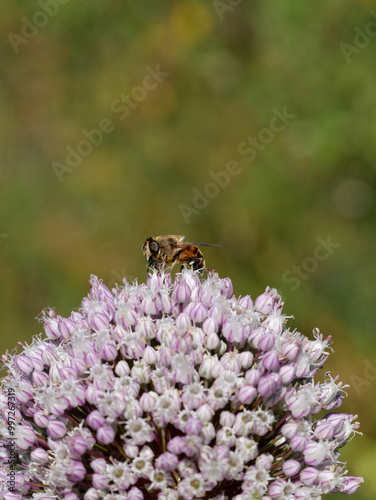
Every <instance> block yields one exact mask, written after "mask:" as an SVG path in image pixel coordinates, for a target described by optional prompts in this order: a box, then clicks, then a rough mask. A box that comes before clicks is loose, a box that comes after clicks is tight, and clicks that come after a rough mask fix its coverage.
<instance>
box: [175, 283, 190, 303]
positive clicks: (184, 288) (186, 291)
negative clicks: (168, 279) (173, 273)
mask: <svg viewBox="0 0 376 500" xmlns="http://www.w3.org/2000/svg"><path fill="white" fill-rule="evenodd" d="M190 296H191V289H190V288H189V286H188V285H187V283H186V282H185V281H181V282H175V285H174V289H173V290H172V293H171V298H172V299H173V300H175V301H176V302H179V303H184V302H187V301H188V299H189V298H190Z"/></svg>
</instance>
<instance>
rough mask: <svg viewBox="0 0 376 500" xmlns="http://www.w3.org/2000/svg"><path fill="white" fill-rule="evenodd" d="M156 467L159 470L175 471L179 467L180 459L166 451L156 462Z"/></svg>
mask: <svg viewBox="0 0 376 500" xmlns="http://www.w3.org/2000/svg"><path fill="white" fill-rule="evenodd" d="M155 465H156V467H157V468H158V469H162V470H165V471H173V470H174V469H176V468H177V466H178V465H179V459H178V457H177V456H176V455H174V454H173V453H170V452H169V451H165V452H164V453H162V454H161V455H159V457H158V458H157V460H156V461H155Z"/></svg>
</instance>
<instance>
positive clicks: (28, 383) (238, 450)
mask: <svg viewBox="0 0 376 500" xmlns="http://www.w3.org/2000/svg"><path fill="white" fill-rule="evenodd" d="M89 283H90V287H91V290H90V293H89V295H88V296H87V297H86V298H85V299H83V301H82V305H81V309H80V311H79V312H72V314H71V315H70V316H69V317H68V318H63V317H61V316H59V315H57V314H56V313H55V312H54V311H53V310H46V311H44V312H43V313H42V320H43V323H44V331H45V335H44V336H42V335H40V336H38V337H36V338H34V340H33V342H32V343H31V345H24V346H23V351H22V353H19V354H7V355H6V356H4V357H3V361H4V364H5V367H6V370H7V372H6V374H5V376H4V378H3V379H2V392H1V398H0V415H1V418H0V425H1V432H0V439H1V444H2V445H3V446H2V447H1V448H0V450H1V453H0V465H1V467H0V469H1V471H0V475H1V479H2V480H1V486H0V496H1V498H4V499H5V500H19V499H22V498H34V499H43V500H50V499H68V500H77V499H84V500H98V499H105V500H116V499H118V500H120V499H121V500H141V499H160V500H180V499H181V500H191V499H194V498H212V499H217V500H219V499H222V500H224V499H235V500H240V499H247V500H248V499H249V500H250V499H255V498H259V499H262V498H264V499H281V500H288V499H309V498H319V497H320V495H321V494H327V493H334V492H342V493H347V494H351V493H354V492H355V491H356V489H357V488H358V486H359V484H360V483H361V482H362V481H363V480H362V478H356V477H351V476H347V475H346V474H347V471H346V470H345V467H344V465H343V464H342V463H341V462H339V448H340V447H342V446H343V445H344V444H345V443H346V442H347V441H348V440H349V439H351V438H352V437H353V435H354V434H355V433H357V432H358V431H357V428H358V424H357V423H356V422H355V418H356V416H352V415H348V414H344V413H336V412H334V411H333V410H335V409H337V408H338V407H339V406H340V405H341V403H342V399H343V397H344V395H345V393H344V387H343V386H342V384H341V383H340V382H339V381H338V378H337V377H332V376H331V375H330V374H327V375H326V378H325V380H324V381H323V382H319V381H315V378H314V377H315V374H316V372H317V371H318V370H319V369H320V368H321V367H322V365H323V364H324V362H325V360H326V359H327V357H328V355H329V350H330V347H329V345H330V343H331V342H330V337H328V338H326V339H324V337H323V335H322V334H320V333H319V331H318V330H315V331H314V334H313V339H312V340H309V339H308V338H307V337H305V336H304V335H302V334H301V333H299V332H297V331H290V329H289V328H287V327H286V320H287V317H286V316H285V315H284V314H283V313H282V308H283V303H282V302H281V297H280V296H279V295H278V293H277V291H276V290H274V289H270V288H267V289H266V291H265V292H264V293H263V294H262V295H261V296H259V297H257V298H256V300H255V301H254V302H253V301H252V299H251V298H250V297H249V296H245V297H239V298H236V297H235V296H234V295H233V288H232V284H231V281H230V280H229V279H220V278H219V277H218V275H217V274H215V273H211V272H209V274H208V277H207V279H200V277H199V275H198V274H197V273H196V272H194V271H191V270H183V271H182V272H181V273H178V274H177V275H176V277H175V280H174V282H172V278H171V275H170V274H169V273H166V272H164V271H161V272H154V273H153V274H149V275H148V278H147V282H146V283H145V284H137V283H136V282H135V283H128V282H127V281H126V280H125V282H124V286H122V287H116V288H114V289H113V290H112V291H110V290H109V289H108V288H107V287H106V286H105V285H104V284H103V283H102V282H101V281H100V280H98V278H97V277H95V276H92V277H91V279H90V282H89ZM9 394H14V411H12V418H13V415H14V420H13V424H12V425H9V423H10V419H9V416H10V408H11V406H9V404H8V403H9V397H8V396H9ZM12 404H13V403H12ZM322 410H327V413H326V415H325V416H323V417H321V418H318V417H317V416H315V415H317V414H318V413H319V412H321V411H322ZM12 426H13V427H12ZM10 471H11V474H10Z"/></svg>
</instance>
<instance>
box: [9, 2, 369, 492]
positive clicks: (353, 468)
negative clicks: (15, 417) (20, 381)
mask: <svg viewBox="0 0 376 500" xmlns="http://www.w3.org/2000/svg"><path fill="white" fill-rule="evenodd" d="M64 2H65V3H58V2H57V0H39V1H38V2H35V1H31V0H19V1H18V2H17V3H16V4H15V3H14V2H12V1H10V0H4V1H3V9H2V10H3V13H2V16H1V18H0V25H1V30H2V37H1V40H0V56H1V57H0V61H1V62H0V64H1V74H0V78H1V97H0V99H1V102H0V120H1V130H2V132H1V134H0V150H1V171H0V190H1V204H0V263H1V264H0V265H1V281H2V286H1V289H0V313H1V321H2V328H1V346H0V347H1V351H2V352H3V351H5V350H6V349H11V348H12V347H13V346H14V345H15V344H16V342H17V340H20V341H21V340H24V341H25V340H26V341H27V340H30V338H31V336H32V335H33V334H37V333H39V332H40V330H41V327H40V325H39V324H38V322H37V321H36V320H35V319H34V318H35V317H36V316H37V315H38V314H39V312H40V311H41V310H42V309H43V308H45V307H46V306H54V307H55V308H56V310H57V312H58V313H59V314H62V315H68V314H69V313H70V311H71V310H72V309H73V308H77V307H79V305H80V301H81V298H82V297H83V296H84V295H86V293H87V291H88V283H87V281H88V278H89V276H90V274H91V273H94V274H97V275H98V276H99V277H100V278H102V279H103V280H104V282H105V283H107V284H110V285H113V284H114V283H115V282H119V283H120V282H121V277H122V276H126V277H127V278H128V279H134V278H136V277H138V278H139V280H140V281H143V280H144V279H145V276H146V271H145V262H144V260H143V256H142V252H141V250H140V246H141V244H142V243H143V241H144V240H145V238H146V237H148V236H151V235H154V236H156V235H159V234H171V233H173V234H183V235H186V236H187V240H191V241H206V242H212V243H221V244H223V245H231V246H230V247H223V248H208V249H205V257H206V262H207V265H208V267H209V268H215V269H216V271H217V272H219V274H220V275H221V276H222V277H226V276H230V277H231V278H232V281H233V285H234V291H235V294H237V295H239V294H243V295H244V294H246V293H249V294H251V296H253V297H256V296H257V295H258V294H260V293H261V292H262V291H263V290H264V289H265V286H266V285H271V286H273V287H276V288H277V289H278V290H279V291H280V293H281V294H282V295H283V298H284V300H285V312H286V313H287V314H293V315H294V316H295V318H294V319H291V320H290V324H291V325H292V326H296V327H297V328H298V329H300V330H301V331H302V332H303V333H305V334H306V335H311V332H312V329H313V328H314V327H316V326H317V327H319V328H320V330H321V331H322V332H323V333H325V334H331V335H332V336H333V340H334V344H333V347H334V351H335V353H334V354H333V355H332V356H331V357H330V358H329V360H328V362H327V364H326V365H325V368H326V369H327V370H330V371H332V373H333V375H336V374H337V373H338V374H340V377H341V380H343V382H344V383H346V384H351V385H352V386H351V388H349V389H347V392H348V394H349V397H348V398H347V399H346V400H345V403H344V405H343V407H342V409H343V411H347V412H349V413H357V414H359V421H360V422H361V430H362V431H363V433H364V436H363V437H359V436H357V437H356V438H355V439H354V440H353V441H352V442H351V444H348V445H347V446H345V448H344V449H343V450H342V457H343V459H344V460H348V468H349V471H350V473H351V474H353V475H361V476H364V477H365V478H366V482H365V484H364V485H363V486H362V487H361V488H360V489H359V491H358V492H357V493H356V494H355V495H353V497H352V498H354V499H355V498H356V499H371V498H372V499H374V498H375V495H376V477H375V474H374V468H375V467H376V447H375V439H376V424H375V410H376V398H375V383H376V382H375V380H376V349H375V344H376V343H375V322H376V315H375V305H374V283H375V280H376V263H375V249H376V248H375V247H376V232H375V187H376V186H375V184H376V183H375V158H376V141H375V134H376V92H375V80H376V65H375V57H376V39H375V37H376V12H374V11H373V10H372V9H373V6H375V8H376V5H375V3H374V2H366V1H363V2H350V1H344V0H334V1H332V2H325V1H323V0H319V1H316V2H297V1H296V0H285V1H283V2H265V1H261V0H258V1H247V0H244V1H241V0H217V1H204V0H192V1H190V0H181V1H167V0H159V1H158V2H150V1H144V2H130V1H119V0H107V1H103V0H91V1H90V2H75V1H69V0H64ZM356 27H357V28H356ZM158 71H159V76H158ZM153 73H154V75H155V73H157V75H156V76H154V77H153V78H154V79H153V78H152V77H150V78H148V77H146V75H149V74H153ZM284 108H285V111H286V110H287V111H286V112H287V113H288V115H289V116H290V118H288V119H285V122H286V123H283V122H282V121H281V120H279V121H276V119H274V121H273V120H272V118H273V117H274V116H276V114H278V113H283V110H284ZM276 110H277V111H276ZM106 119H107V122H105V123H107V126H109V124H110V128H111V132H108V133H104V134H103V139H102V140H99V139H98V137H100V136H99V135H98V134H97V136H96V137H95V134H94V135H92V140H93V141H96V142H97V145H90V144H89V143H87V144H86V146H85V143H82V142H81V141H83V140H87V138H85V135H84V134H83V132H82V130H84V129H85V130H87V131H92V130H93V129H98V127H99V126H100V123H102V125H103V120H106ZM271 120H272V121H271ZM274 125H275V127H277V126H278V130H274V132H273V126H274ZM270 127H272V128H270ZM275 127H274V128H275ZM263 129H264V130H263ZM265 129H266V130H265ZM249 137H250V139H249V140H250V141H253V140H254V139H252V137H254V138H256V139H255V140H256V141H257V142H256V143H254V147H253V150H251V149H250V148H251V146H249V145H247V144H246V142H247V141H248V138H249ZM88 144H89V146H88ZM67 147H68V149H69V148H72V149H73V150H75V151H77V149H79V151H81V152H82V155H81V158H79V157H77V156H76V163H77V166H74V167H72V166H70V165H68V164H67V163H66V156H67V154H68V150H67ZM85 147H86V149H85ZM70 151H71V150H70ZM87 153H88V154H87ZM85 155H86V156H85ZM77 158H78V160H77ZM229 162H231V163H230V165H237V169H238V170H237V173H236V174H234V173H231V175H230V174H228V175H227V176H226V175H225V174H222V177H221V174H218V172H220V171H225V170H226V167H228V165H229ZM71 165H72V164H71ZM216 175H217V176H218V175H220V177H218V179H222V181H221V182H222V187H216V185H215V184H214V180H213V177H215V176H216ZM226 182H227V184H226ZM210 183H211V184H210ZM198 193H201V194H198ZM206 193H207V194H206ZM195 197H196V199H195ZM189 207H190V209H189ZM187 210H192V212H191V213H188V212H187ZM323 241H324V242H328V241H329V242H330V241H332V242H333V247H329V249H325V247H323V244H322V242H323ZM334 244H335V245H334ZM294 266H295V267H294ZM298 266H299V267H298Z"/></svg>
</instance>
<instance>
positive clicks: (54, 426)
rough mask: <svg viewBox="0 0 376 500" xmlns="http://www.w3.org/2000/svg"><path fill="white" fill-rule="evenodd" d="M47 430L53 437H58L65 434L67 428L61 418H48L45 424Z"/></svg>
mask: <svg viewBox="0 0 376 500" xmlns="http://www.w3.org/2000/svg"><path fill="white" fill-rule="evenodd" d="M47 432H48V435H49V436H51V437H52V438H53V439H60V438H62V437H63V436H65V434H66V432H67V428H66V425H65V424H64V422H62V421H61V420H50V421H49V422H48V424H47Z"/></svg>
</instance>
